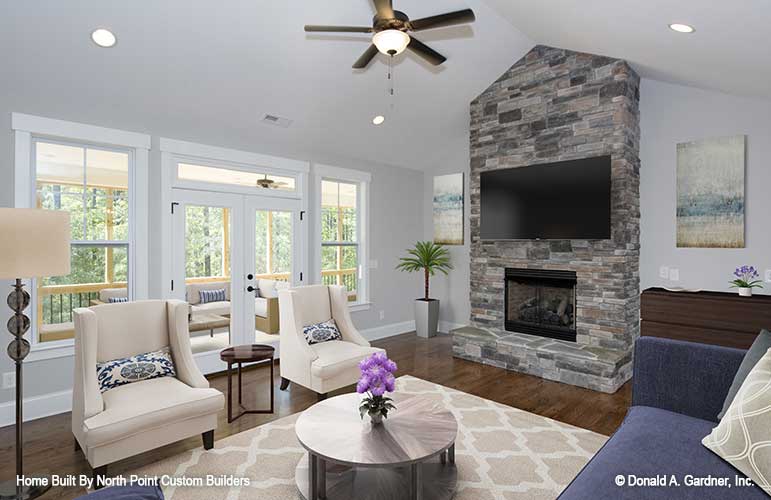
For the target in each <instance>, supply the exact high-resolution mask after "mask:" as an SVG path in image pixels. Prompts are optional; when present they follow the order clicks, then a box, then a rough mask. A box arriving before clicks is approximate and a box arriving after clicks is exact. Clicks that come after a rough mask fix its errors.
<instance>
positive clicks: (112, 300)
mask: <svg viewBox="0 0 771 500" xmlns="http://www.w3.org/2000/svg"><path fill="white" fill-rule="evenodd" d="M107 300H109V301H110V304H118V303H121V302H128V297H110V298H109V299H107Z"/></svg>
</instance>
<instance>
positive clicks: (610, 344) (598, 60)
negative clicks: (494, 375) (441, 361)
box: [453, 46, 640, 392]
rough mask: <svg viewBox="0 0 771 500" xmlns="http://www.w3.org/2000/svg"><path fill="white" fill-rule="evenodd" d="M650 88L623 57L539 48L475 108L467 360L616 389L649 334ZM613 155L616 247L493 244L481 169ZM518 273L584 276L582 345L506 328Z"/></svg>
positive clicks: (460, 336)
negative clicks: (646, 118)
mask: <svg viewBox="0 0 771 500" xmlns="http://www.w3.org/2000/svg"><path fill="white" fill-rule="evenodd" d="M639 85H640V79H639V77H638V75H637V74H636V73H635V72H634V70H632V69H631V68H630V66H629V65H628V64H627V63H626V62H624V61H622V60H618V59H612V58H608V57H603V56H597V55H592V54H586V53H578V52H572V51H569V50H564V49H557V48H552V47H545V46H536V47H535V48H533V49H532V50H531V51H530V52H529V53H528V54H527V55H526V56H525V57H523V58H522V59H521V60H520V61H519V62H517V63H516V64H515V65H514V66H512V67H511V69H509V70H508V71H507V72H506V73H505V74H504V75H503V76H502V77H501V78H499V79H498V81H496V82H495V83H493V84H492V85H491V86H490V87H489V88H488V89H487V90H485V91H484V92H483V93H482V94H481V95H480V96H479V97H478V98H477V99H475V100H474V101H473V102H472V103H471V126H470V140H471V144H470V152H471V181H470V183H471V186H470V208H471V220H470V227H471V297H470V298H471V325H470V327H467V328H463V329H460V330H457V331H456V332H454V347H453V351H454V353H455V355H456V356H458V357H462V358H466V359H473V360H476V361H480V362H484V363H488V364H494V365H497V366H502V367H505V368H508V369H512V370H517V371H523V372H526V373H531V374H535V375H539V376H542V377H544V378H548V379H551V380H558V381H561V382H566V383H571V384H575V385H580V386H583V387H588V388H591V389H596V390H601V391H604V392H614V391H616V390H617V389H618V388H619V387H620V386H621V385H622V384H623V383H624V382H625V381H627V380H628V379H629V378H630V376H631V364H632V348H633V344H634V341H635V339H636V338H637V336H638V335H639V326H638V323H639V250H640V244H639V226H640V201H639V178H640V175H639V174H640V160H639V137H640V128H639ZM602 155H610V156H611V158H612V183H611V184H612V212H611V223H612V233H611V234H612V236H611V239H610V240H602V241H596V240H594V241H593V240H588V241H587V240H559V241H554V240H552V241H536V240H533V241H530V240H523V241H482V240H481V239H480V191H479V176H480V173H481V172H485V171H490V170H497V169H504V168H513V167H522V166H529V165H535V164H540V163H549V162H555V161H561V160H570V159H577V158H587V157H594V156H602ZM506 267H516V268H536V269H562V270H572V271H575V272H576V274H577V278H578V284H577V288H576V294H577V311H576V322H577V342H575V343H573V342H564V341H559V340H551V339H543V338H541V337H535V336H530V335H523V334H518V333H511V332H506V331H505V329H504V270H505V268H506Z"/></svg>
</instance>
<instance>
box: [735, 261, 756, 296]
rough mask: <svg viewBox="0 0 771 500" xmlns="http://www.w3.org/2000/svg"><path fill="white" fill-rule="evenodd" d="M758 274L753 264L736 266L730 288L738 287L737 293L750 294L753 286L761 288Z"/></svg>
mask: <svg viewBox="0 0 771 500" xmlns="http://www.w3.org/2000/svg"><path fill="white" fill-rule="evenodd" d="M758 278H760V274H759V273H758V270H757V269H755V267H754V266H741V267H737V268H736V270H735V271H734V280H732V281H731V288H738V289H739V295H745V296H749V295H752V289H753V288H763V281H762V280H759V279H758Z"/></svg>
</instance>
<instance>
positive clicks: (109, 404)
mask: <svg viewBox="0 0 771 500" xmlns="http://www.w3.org/2000/svg"><path fill="white" fill-rule="evenodd" d="M102 398H103V399H104V411H102V412H100V413H97V414H96V415H94V416H93V417H91V418H88V419H86V420H85V421H84V422H83V427H84V430H85V431H86V433H85V434H86V441H87V446H89V447H92V446H101V445H105V444H108V443H112V442H114V441H118V440H122V439H126V438H128V437H131V436H133V435H136V434H141V433H143V432H145V431H148V430H151V429H156V428H159V427H164V426H167V425H176V424H179V423H181V422H182V421H184V420H186V419H189V418H194V417H200V416H203V415H208V414H210V413H217V412H218V411H219V410H221V409H222V408H223V407H224V405H225V398H224V396H223V395H222V393H221V392H220V391H218V390H216V389H197V388H193V387H190V386H189V385H187V384H185V383H183V382H181V381H180V380H178V379H176V378H173V377H163V378H156V379H152V380H143V381H142V382H136V383H134V384H128V385H123V386H120V387H116V388H115V389H112V390H109V391H107V392H105V393H104V394H102Z"/></svg>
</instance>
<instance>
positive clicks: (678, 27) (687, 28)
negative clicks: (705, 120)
mask: <svg viewBox="0 0 771 500" xmlns="http://www.w3.org/2000/svg"><path fill="white" fill-rule="evenodd" d="M669 29H671V30H672V31H677V32H678V33H693V32H694V31H696V30H695V29H693V26H691V25H689V24H680V23H672V24H670V25H669Z"/></svg>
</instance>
